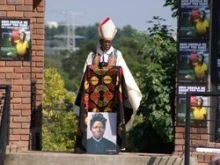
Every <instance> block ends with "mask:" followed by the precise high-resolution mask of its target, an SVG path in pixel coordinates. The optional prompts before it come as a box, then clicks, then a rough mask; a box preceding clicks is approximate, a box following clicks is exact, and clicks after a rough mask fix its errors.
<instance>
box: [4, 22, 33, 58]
mask: <svg viewBox="0 0 220 165" xmlns="http://www.w3.org/2000/svg"><path fill="white" fill-rule="evenodd" d="M0 26H1V31H0V32H1V40H0V60H19V61H21V60H22V61H23V60H24V61H29V60H30V40H31V39H30V21H29V20H24V19H0Z"/></svg>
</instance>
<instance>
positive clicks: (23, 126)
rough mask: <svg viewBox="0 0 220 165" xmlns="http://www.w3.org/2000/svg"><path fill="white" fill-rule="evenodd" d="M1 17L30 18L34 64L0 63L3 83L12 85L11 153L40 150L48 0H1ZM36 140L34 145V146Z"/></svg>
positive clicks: (21, 62) (9, 146)
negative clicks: (33, 99)
mask: <svg viewBox="0 0 220 165" xmlns="http://www.w3.org/2000/svg"><path fill="white" fill-rule="evenodd" d="M0 9H1V10H0V17H1V18H5V19H8V18H13V19H29V20H30V33H31V60H30V61H3V60H1V61H0V84H10V85H11V86H12V89H11V106H10V107H11V116H10V136H9V145H8V148H7V149H8V151H11V152H14V151H15V152H17V151H25V150H30V149H33V150H34V149H36V146H38V144H37V145H36V142H37V140H38V139H37V140H36V139H35V138H36V137H37V136H35V135H36V133H37V134H38V135H40V134H41V125H42V123H41V120H42V119H41V116H42V115H41V112H42V94H43V67H44V11H45V0H0ZM33 80H34V81H35V82H36V103H35V106H36V107H35V110H36V115H35V117H36V118H35V119H34V121H35V123H34V125H32V127H31V120H32V119H31V116H32V117H33V115H31V113H32V111H31V105H32V104H31V82H32V81H33ZM33 141H34V143H33Z"/></svg>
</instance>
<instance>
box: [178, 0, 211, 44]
mask: <svg viewBox="0 0 220 165" xmlns="http://www.w3.org/2000/svg"><path fill="white" fill-rule="evenodd" d="M179 6H180V7H179V12H180V14H179V20H178V39H179V40H181V39H208V38H209V29H210V2H209V1H208V0H180V5H179Z"/></svg>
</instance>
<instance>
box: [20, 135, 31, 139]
mask: <svg viewBox="0 0 220 165" xmlns="http://www.w3.org/2000/svg"><path fill="white" fill-rule="evenodd" d="M29 138H30V136H29V135H21V140H29Z"/></svg>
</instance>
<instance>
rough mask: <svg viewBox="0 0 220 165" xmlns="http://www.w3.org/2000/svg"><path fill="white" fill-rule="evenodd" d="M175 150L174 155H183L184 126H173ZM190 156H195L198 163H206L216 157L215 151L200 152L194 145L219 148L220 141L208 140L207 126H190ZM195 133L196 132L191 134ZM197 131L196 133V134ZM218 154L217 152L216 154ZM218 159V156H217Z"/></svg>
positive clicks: (201, 164) (205, 164)
mask: <svg viewBox="0 0 220 165" xmlns="http://www.w3.org/2000/svg"><path fill="white" fill-rule="evenodd" d="M175 132H176V133H175V152H174V155H178V156H184V151H185V127H176V128H175ZM190 132H191V133H192V134H190V156H193V157H197V159H198V163H199V165H207V164H209V163H210V162H211V161H212V160H213V159H216V158H215V157H216V155H217V154H216V153H200V152H197V151H196V147H201V146H203V147H204V146H205V147H210V148H219V147H220V143H214V142H209V135H208V134H207V132H208V129H207V128H190ZM193 133H196V134H193ZM197 133H198V134H197ZM218 155H219V154H218ZM219 160H220V157H219Z"/></svg>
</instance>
